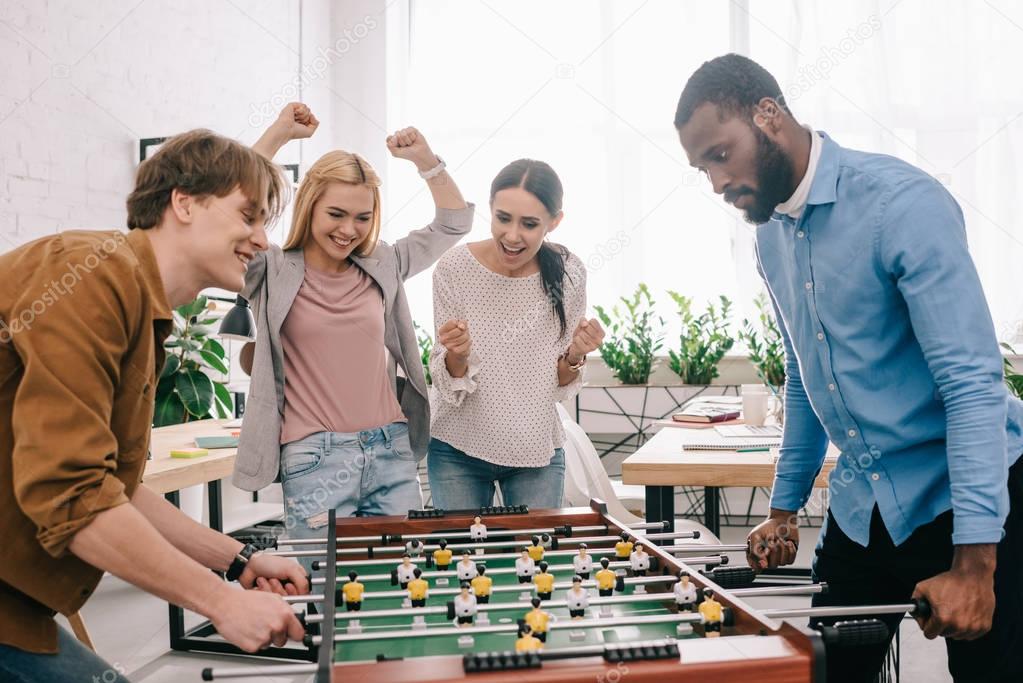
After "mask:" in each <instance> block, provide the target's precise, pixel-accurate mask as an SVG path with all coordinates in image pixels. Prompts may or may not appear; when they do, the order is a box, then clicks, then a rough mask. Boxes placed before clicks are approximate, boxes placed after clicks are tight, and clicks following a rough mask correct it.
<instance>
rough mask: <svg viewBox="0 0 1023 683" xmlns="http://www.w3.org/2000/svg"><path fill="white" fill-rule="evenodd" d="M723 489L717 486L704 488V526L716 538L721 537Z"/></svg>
mask: <svg viewBox="0 0 1023 683" xmlns="http://www.w3.org/2000/svg"><path fill="white" fill-rule="evenodd" d="M720 502H721V489H719V488H718V487H717V486H704V487H703V525H704V526H705V527H707V528H708V529H709V530H710V533H712V534H714V535H715V536H720V535H721V510H720Z"/></svg>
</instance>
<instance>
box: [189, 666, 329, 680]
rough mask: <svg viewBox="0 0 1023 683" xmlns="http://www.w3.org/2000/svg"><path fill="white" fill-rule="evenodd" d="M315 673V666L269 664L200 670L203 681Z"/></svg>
mask: <svg viewBox="0 0 1023 683" xmlns="http://www.w3.org/2000/svg"><path fill="white" fill-rule="evenodd" d="M314 673H316V665H315V664H271V665H264V666H239V667H235V668H227V667H225V668H217V669H213V668H206V669H203V670H202V679H203V680H204V681H216V680H219V679H222V678H249V677H262V676H295V675H302V674H314Z"/></svg>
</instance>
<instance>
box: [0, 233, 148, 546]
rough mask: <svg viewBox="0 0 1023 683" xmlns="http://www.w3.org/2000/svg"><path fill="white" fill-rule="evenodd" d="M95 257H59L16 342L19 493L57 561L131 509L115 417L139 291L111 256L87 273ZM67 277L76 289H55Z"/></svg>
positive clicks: (29, 300) (32, 297)
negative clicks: (93, 529) (117, 512)
mask: <svg viewBox="0 0 1023 683" xmlns="http://www.w3.org/2000/svg"><path fill="white" fill-rule="evenodd" d="M89 254H92V252H91V251H89V250H79V249H68V250H64V251H58V253H56V254H53V255H52V256H53V258H50V259H48V260H47V261H46V262H45V264H44V265H43V266H42V267H40V268H38V269H36V271H35V272H33V273H32V274H31V275H30V277H29V281H28V282H27V283H26V285H25V286H24V287H23V289H22V291H23V292H24V295H23V296H22V298H21V300H20V301H18V302H17V303H16V305H15V307H14V310H16V311H29V310H31V311H32V312H33V314H34V315H33V316H32V317H31V320H29V318H28V316H23V320H25V321H26V323H27V324H26V325H24V328H23V329H21V330H19V332H18V333H17V334H15V335H13V343H14V346H15V349H16V351H17V353H18V355H19V356H20V357H21V362H22V364H23V367H24V375H23V377H22V379H21V381H20V383H19V387H18V390H17V393H16V395H15V398H14V408H13V415H12V417H13V424H14V444H15V445H14V452H13V465H12V473H13V483H14V493H15V498H16V500H17V502H18V505H19V506H20V507H21V509H22V511H23V512H24V513H25V515H26V516H27V517H28V518H29V519H30V520H32V522H34V523H35V525H36V528H37V530H38V533H37V535H36V538H37V539H38V540H39V543H40V544H41V545H42V547H43V548H44V549H45V550H46V551H47V552H48V553H50V554H51V555H53V556H54V557H60V556H61V555H62V554H64V553H65V551H66V550H67V546H68V544H69V543H70V542H71V539H72V537H73V536H74V535H75V534H76V533H77V532H78V531H79V530H81V529H82V528H83V527H85V526H86V525H88V524H89V523H90V522H91V521H92V520H93V518H95V517H96V515H98V514H99V513H101V512H103V511H104V510H107V509H109V508H112V507H114V506H117V505H121V504H123V503H126V502H128V498H127V497H126V495H125V492H124V485H123V483H122V482H121V481H119V480H118V479H117V477H115V476H114V472H116V470H117V452H118V442H117V437H116V436H115V434H114V431H113V429H112V427H111V414H112V408H113V401H114V392H115V388H116V387H117V386H118V384H119V383H120V382H121V381H122V377H121V373H122V367H121V365H122V357H123V356H124V354H125V351H126V349H127V348H128V345H129V343H130V340H131V338H132V337H133V336H134V333H133V326H134V325H135V323H134V321H133V317H137V316H135V314H136V313H137V312H138V311H139V302H138V299H139V297H140V296H141V293H140V291H139V289H138V286H137V285H136V284H135V279H134V278H133V277H132V273H131V270H132V266H131V263H130V262H127V261H125V260H122V259H119V258H116V257H114V258H110V259H108V260H106V261H101V262H100V263H99V264H98V265H96V267H94V268H92V269H89V268H87V267H86V265H85V264H88V263H93V261H91V260H89V259H88V258H87V256H88V255H89ZM76 269H77V270H76ZM69 272H73V273H75V274H76V277H77V281H75V282H74V283H73V286H67V287H59V288H57V287H55V285H58V283H61V282H64V283H70V281H71V278H67V277H65V274H66V273H69Z"/></svg>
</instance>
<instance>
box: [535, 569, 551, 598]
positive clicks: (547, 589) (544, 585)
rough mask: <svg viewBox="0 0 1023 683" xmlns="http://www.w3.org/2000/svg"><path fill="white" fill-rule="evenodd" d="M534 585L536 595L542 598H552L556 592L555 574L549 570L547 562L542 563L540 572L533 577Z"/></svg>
mask: <svg viewBox="0 0 1023 683" xmlns="http://www.w3.org/2000/svg"><path fill="white" fill-rule="evenodd" d="M533 585H534V586H536V595H537V597H538V598H540V599H541V600H550V599H551V593H553V592H554V574H551V573H550V572H549V571H547V563H546V562H541V563H540V573H538V574H537V575H536V576H534V577H533Z"/></svg>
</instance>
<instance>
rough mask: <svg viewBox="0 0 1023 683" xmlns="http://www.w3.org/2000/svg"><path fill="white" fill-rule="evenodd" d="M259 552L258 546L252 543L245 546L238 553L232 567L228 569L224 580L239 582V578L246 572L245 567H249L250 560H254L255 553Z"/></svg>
mask: <svg viewBox="0 0 1023 683" xmlns="http://www.w3.org/2000/svg"><path fill="white" fill-rule="evenodd" d="M256 550H257V548H256V546H254V545H252V544H251V543H246V544H245V546H244V547H243V548H242V549H241V550H239V551H238V554H237V555H235V556H234V559H233V560H232V561H231V566H230V567H228V568H227V573H226V574H224V578H226V579H227V580H228V581H237V580H238V577H239V576H241V575H242V572H243V571H245V567H247V566H248V564H249V560H250V559H251V558H252V555H253V553H255V552H256Z"/></svg>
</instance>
